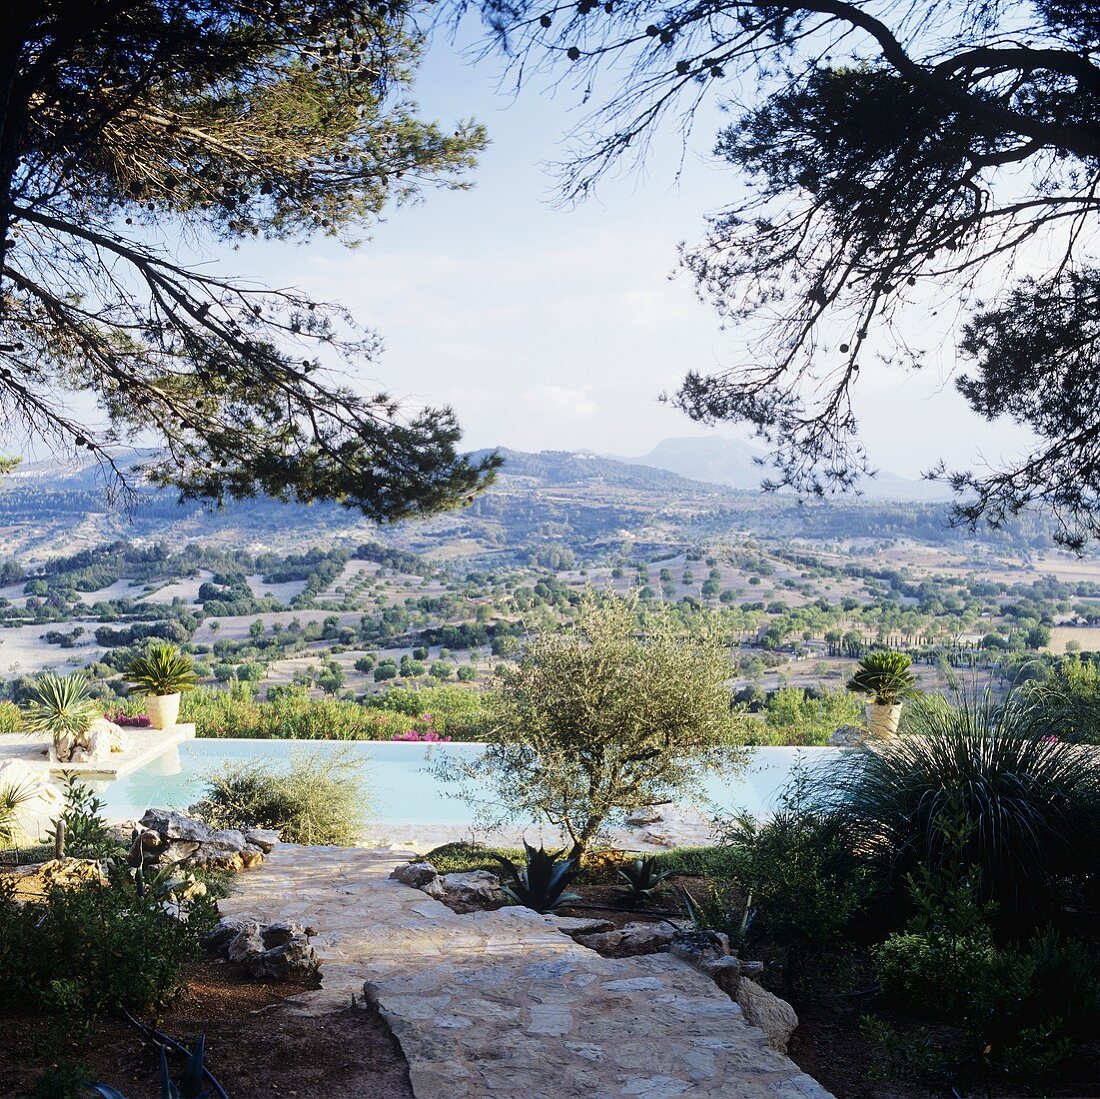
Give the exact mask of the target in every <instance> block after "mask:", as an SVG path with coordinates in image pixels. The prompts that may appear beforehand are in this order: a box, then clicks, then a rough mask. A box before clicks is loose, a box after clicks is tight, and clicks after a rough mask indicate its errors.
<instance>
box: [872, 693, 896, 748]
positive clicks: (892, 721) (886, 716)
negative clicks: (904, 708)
mask: <svg viewBox="0 0 1100 1099" xmlns="http://www.w3.org/2000/svg"><path fill="white" fill-rule="evenodd" d="M899 721H901V703H900V702H897V703H894V705H892V706H882V705H880V704H879V703H877V702H868V703H867V726H868V728H869V729H870V731H871V736H872V737H879V738H881V739H883V740H885V739H886V738H887V737H892V736H897V732H898V722H899Z"/></svg>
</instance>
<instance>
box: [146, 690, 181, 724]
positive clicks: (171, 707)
mask: <svg viewBox="0 0 1100 1099" xmlns="http://www.w3.org/2000/svg"><path fill="white" fill-rule="evenodd" d="M145 712H146V713H147V714H148V715H149V720H150V721H151V722H152V723H153V728H154V729H174V728H175V727H176V723H177V722H178V720H179V716H180V695H179V692H178V691H177V692H176V693H175V694H174V695H146V696H145Z"/></svg>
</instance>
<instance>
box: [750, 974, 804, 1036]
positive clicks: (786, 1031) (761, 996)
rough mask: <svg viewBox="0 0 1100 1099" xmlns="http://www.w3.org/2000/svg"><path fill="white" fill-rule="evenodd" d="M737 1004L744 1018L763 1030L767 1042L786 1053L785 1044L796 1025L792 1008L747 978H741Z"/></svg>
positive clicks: (796, 1020) (795, 1016)
mask: <svg viewBox="0 0 1100 1099" xmlns="http://www.w3.org/2000/svg"><path fill="white" fill-rule="evenodd" d="M737 1003H738V1004H739V1005H740V1007H741V1011H742V1012H743V1013H744V1015H745V1021H746V1022H748V1023H750V1024H751V1025H752V1026H758V1027H760V1029H761V1030H763V1031H764V1034H765V1035H766V1036H767V1039H768V1045H770V1046H771V1047H772V1049H775V1050H778V1051H779V1052H780V1053H786V1052H787V1043H788V1042H790V1040H791V1035H792V1034H793V1033H794V1030H795V1027H797V1026H798V1016H797V1015H796V1014H795V1013H794V1008H793V1007H791V1005H790V1004H789V1003H787V1001H786V1000H781V999H780V998H779V997H778V996H775V995H773V994H772V993H770V992H769V991H768V990H767V989H766V988H762V987H761V986H760V985H758V984H757V983H756V982H755V981H750V980H749V979H748V978H747V977H742V978H741V983H740V987H739V988H738V990H737Z"/></svg>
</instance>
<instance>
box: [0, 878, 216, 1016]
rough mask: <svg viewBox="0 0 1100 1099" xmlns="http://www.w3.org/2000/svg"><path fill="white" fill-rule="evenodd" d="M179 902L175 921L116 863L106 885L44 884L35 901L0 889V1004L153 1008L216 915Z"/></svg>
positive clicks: (74, 1011) (166, 997) (176, 983)
mask: <svg viewBox="0 0 1100 1099" xmlns="http://www.w3.org/2000/svg"><path fill="white" fill-rule="evenodd" d="M186 908H187V914H188V918H187V919H186V920H180V919H176V918H175V916H173V915H170V914H169V913H168V912H166V911H165V909H164V907H163V905H162V903H161V901H160V899H159V898H157V897H156V896H154V895H153V894H151V893H148V894H146V895H144V896H142V895H140V894H139V893H138V891H137V890H136V889H135V888H134V884H133V882H132V881H131V880H130V878H129V877H128V876H127V875H126V874H125V873H124V872H123V871H120V870H118V871H113V872H112V879H111V882H110V884H107V885H100V884H87V885H83V886H81V887H79V888H71V889H66V888H60V887H58V888H54V889H51V890H50V892H49V894H48V895H47V897H46V898H45V900H43V901H32V902H28V903H26V904H18V903H16V901H15V900H14V899H13V898H12V896H11V895H10V893H0V967H2V968H0V972H2V975H3V976H2V980H0V1008H2V1009H3V1010H7V1011H12V1010H17V1011H26V1010H27V1009H28V1008H33V1009H40V1010H43V1011H46V1012H51V1013H59V1014H63V1015H75V1016H77V1017H80V1016H83V1015H86V1014H98V1013H101V1012H109V1011H115V1010H118V1009H125V1010H127V1011H130V1012H134V1013H144V1012H158V1011H160V1010H161V1009H163V1008H164V1007H165V1006H166V1005H167V1004H169V1003H170V1002H171V1001H172V1000H173V999H174V998H175V997H176V995H177V994H178V993H179V992H180V991H181V989H182V987H183V978H182V968H183V966H184V964H185V963H187V962H189V961H191V960H193V959H195V958H197V957H198V956H199V953H200V947H201V940H202V936H203V934H205V932H206V931H208V930H209V929H210V927H212V926H213V923H214V920H215V917H216V914H215V910H214V906H213V904H212V903H211V902H210V901H208V900H206V899H205V898H201V897H200V898H196V899H195V900H193V901H191V902H189V903H188V904H187V905H186Z"/></svg>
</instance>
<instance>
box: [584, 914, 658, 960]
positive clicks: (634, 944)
mask: <svg viewBox="0 0 1100 1099" xmlns="http://www.w3.org/2000/svg"><path fill="white" fill-rule="evenodd" d="M678 934H679V930H678V928H675V927H673V926H672V924H670V923H664V922H662V923H628V924H627V925H626V926H625V927H620V928H615V929H614V930H611V931H602V932H598V933H596V934H588V935H574V938H575V939H576V941H577V942H578V943H580V944H581V946H587V947H588V948H589V949H590V950H597V951H599V952H600V953H601V954H604V955H610V956H613V957H617V958H626V957H630V956H632V955H634V954H656V953H657V952H658V951H661V950H667V949H668V947H669V944H670V943H671V942H672V941H673V939H674V938H675V937H676V936H677V935H678Z"/></svg>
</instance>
